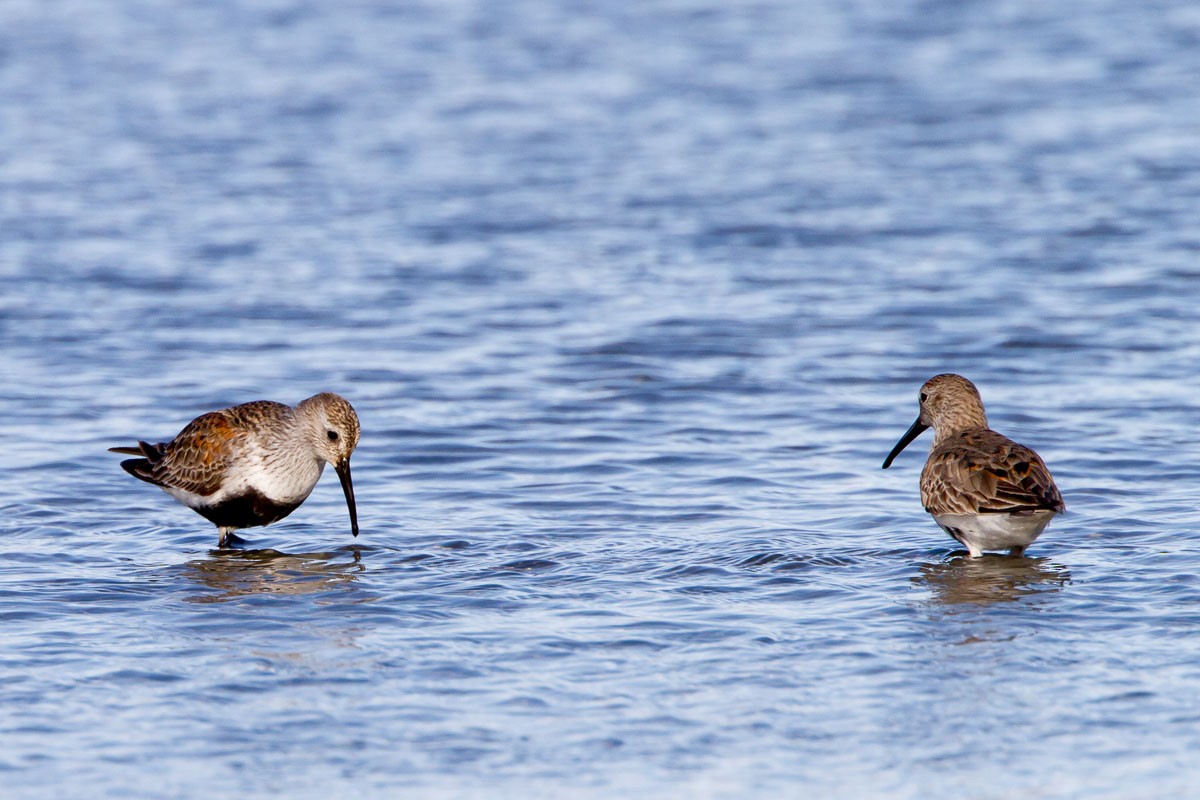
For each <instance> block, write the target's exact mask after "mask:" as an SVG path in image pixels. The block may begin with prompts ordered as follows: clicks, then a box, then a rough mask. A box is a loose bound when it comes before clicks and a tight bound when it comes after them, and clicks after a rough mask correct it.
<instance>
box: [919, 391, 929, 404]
mask: <svg viewBox="0 0 1200 800" xmlns="http://www.w3.org/2000/svg"><path fill="white" fill-rule="evenodd" d="M928 399H929V395H927V394H925V393H924V392H921V402H922V403H924V402H925V401H926V400H928Z"/></svg>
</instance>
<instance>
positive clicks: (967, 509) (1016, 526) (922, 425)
mask: <svg viewBox="0 0 1200 800" xmlns="http://www.w3.org/2000/svg"><path fill="white" fill-rule="evenodd" d="M920 408H921V410H920V414H919V416H918V417H917V421H916V422H914V423H913V424H912V426H911V427H910V428H909V429H908V431H907V432H906V433H905V434H904V436H903V437H901V439H900V441H899V442H897V443H896V446H895V447H894V448H892V452H891V453H889V454H888V457H887V458H886V459H885V460H884V462H883V468H884V469H887V468H888V467H889V466H891V463H892V460H893V459H894V458H895V457H896V456H897V455H898V454H899V453H900V451H902V450H903V449H904V448H905V447H906V446H908V444H909V443H910V442H911V441H912V440H913V439H915V438H916V437H917V436H919V435H920V434H921V432H922V431H924V430H925V429H926V428H933V429H934V440H933V447H932V449H931V450H930V453H929V460H928V461H926V462H925V468H924V469H923V470H921V503H922V504H923V505H924V506H925V510H926V511H928V512H929V513H930V514H932V515H933V518H934V520H935V521H936V522H937V524H938V525H940V526H941V527H942V529H943V530H945V531H946V532H947V533H949V534H950V535H951V536H953V537H954V538H955V539H957V540H958V541H959V542H961V543H962V544H964V545H965V546H966V547H967V549H968V550H969V551H970V553H971V555H972V556H976V557H977V556H980V555H982V554H983V551H984V550H1004V549H1007V550H1008V551H1009V552H1010V553H1012V554H1014V555H1020V554H1022V553H1024V551H1025V548H1026V547H1028V546H1029V545H1030V544H1032V543H1033V541H1034V540H1035V539H1037V537H1038V536H1039V535H1041V533H1042V531H1043V530H1044V529H1045V527H1046V525H1047V524H1048V523H1049V522H1050V520H1051V519H1052V518H1053V517H1054V515H1055V514H1061V513H1062V512H1063V511H1065V510H1066V506H1065V505H1064V504H1063V499H1062V495H1060V494H1059V492H1058V487H1057V486H1055V485H1054V479H1053V478H1052V477H1050V471H1049V470H1048V469H1046V464H1045V463H1044V462H1043V461H1042V459H1041V457H1040V456H1038V454H1037V453H1035V452H1034V451H1033V450H1030V449H1029V448H1028V447H1025V446H1024V445H1020V444H1017V443H1016V442H1014V441H1013V440H1011V439H1009V438H1008V437H1007V436H1003V435H1002V434H999V433H997V432H996V431H994V430H992V429H991V428H989V427H988V424H987V416H986V415H985V414H984V411H983V401H982V400H981V399H980V398H979V391H978V390H977V389H976V388H975V384H973V383H971V382H970V381H969V380H967V379H966V378H964V377H962V376H961V375H953V374H944V375H936V376H934V377H932V378H930V379H929V380H928V381H926V382H925V385H924V386H922V387H921V394H920Z"/></svg>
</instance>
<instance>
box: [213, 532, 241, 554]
mask: <svg viewBox="0 0 1200 800" xmlns="http://www.w3.org/2000/svg"><path fill="white" fill-rule="evenodd" d="M218 530H219V531H220V532H221V540H220V541H219V542H217V548H218V549H219V550H224V549H225V548H226V547H233V546H235V545H239V544H245V543H246V540H245V539H243V538H242V537H240V536H238V535H237V534H236V533H234V532H233V528H218Z"/></svg>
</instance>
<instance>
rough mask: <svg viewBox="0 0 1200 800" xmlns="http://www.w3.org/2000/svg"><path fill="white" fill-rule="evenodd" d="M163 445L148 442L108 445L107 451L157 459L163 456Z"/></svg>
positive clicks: (152, 459)
mask: <svg viewBox="0 0 1200 800" xmlns="http://www.w3.org/2000/svg"><path fill="white" fill-rule="evenodd" d="M162 449H163V445H161V444H150V443H149V442H142V441H139V442H138V446H137V447H110V448H108V452H110V453H121V454H122V455H126V456H145V457H146V458H148V459H150V460H151V461H158V460H159V459H160V458H162V457H163V450H162Z"/></svg>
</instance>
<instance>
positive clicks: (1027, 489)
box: [921, 429, 1065, 514]
mask: <svg viewBox="0 0 1200 800" xmlns="http://www.w3.org/2000/svg"><path fill="white" fill-rule="evenodd" d="M921 502H922V503H923V504H924V506H925V509H926V510H927V511H928V512H929V513H931V514H977V513H981V512H982V513H988V512H991V513H1003V512H1014V511H1033V510H1037V509H1048V510H1053V511H1059V512H1061V511H1063V510H1065V506H1064V504H1063V499H1062V495H1060V494H1059V492H1058V487H1057V486H1055V485H1054V479H1053V478H1051V477H1050V471H1049V470H1047V469H1046V465H1045V463H1043V462H1042V459H1041V458H1040V457H1039V456H1038V454H1037V453H1035V452H1033V451H1032V450H1030V449H1029V448H1028V447H1025V446H1023V445H1019V444H1017V443H1016V442H1014V441H1012V440H1011V439H1009V438H1007V437H1005V436H1002V435H1001V434H999V433H996V432H995V431H993V430H988V429H984V430H973V431H964V432H963V433H960V434H958V435H957V436H954V437H953V438H951V439H950V440H949V441H947V442H943V443H942V444H940V445H938V446H937V447H935V448H934V449H933V452H932V453H930V454H929V461H928V462H927V463H926V464H925V469H924V470H922V471H921Z"/></svg>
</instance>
